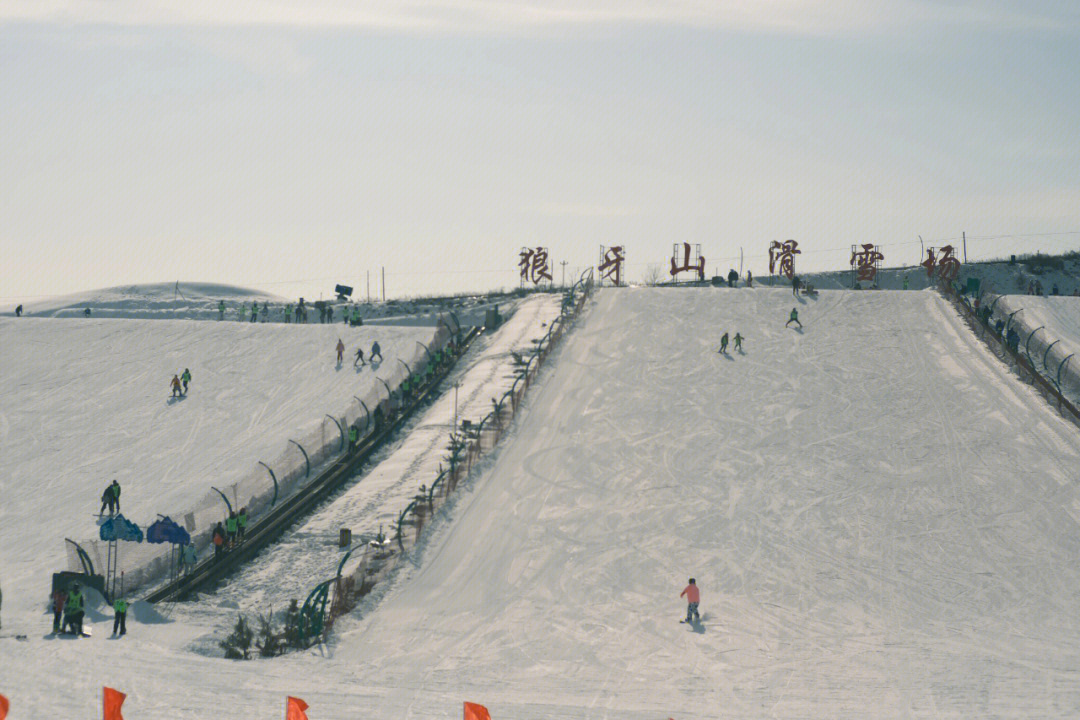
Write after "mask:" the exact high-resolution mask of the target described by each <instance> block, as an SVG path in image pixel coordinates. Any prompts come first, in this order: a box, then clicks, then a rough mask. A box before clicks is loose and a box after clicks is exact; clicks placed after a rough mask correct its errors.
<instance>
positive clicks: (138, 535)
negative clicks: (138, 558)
mask: <svg viewBox="0 0 1080 720" xmlns="http://www.w3.org/2000/svg"><path fill="white" fill-rule="evenodd" d="M98 534H99V535H100V536H101V539H102V540H126V541H127V542H142V541H143V532H142V530H140V529H139V526H138V525H136V524H135V523H133V522H131V521H130V520H128V519H127V518H126V517H124V516H123V515H119V514H117V515H115V516H113V517H111V518H109V519H108V520H106V521H105V522H103V523H101V529H100V531H99V533H98Z"/></svg>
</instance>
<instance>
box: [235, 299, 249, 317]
mask: <svg viewBox="0 0 1080 720" xmlns="http://www.w3.org/2000/svg"><path fill="white" fill-rule="evenodd" d="M246 313H247V306H246V305H244V303H240V307H238V308H237V309H236V314H237V319H238V320H239V321H240V322H244V315H245V314H246Z"/></svg>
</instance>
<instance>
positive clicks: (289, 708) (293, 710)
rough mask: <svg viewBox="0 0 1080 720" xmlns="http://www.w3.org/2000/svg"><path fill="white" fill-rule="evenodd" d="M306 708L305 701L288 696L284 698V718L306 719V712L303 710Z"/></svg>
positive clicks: (288, 719) (290, 719)
mask: <svg viewBox="0 0 1080 720" xmlns="http://www.w3.org/2000/svg"><path fill="white" fill-rule="evenodd" d="M307 709H308V704H307V703H306V702H304V701H303V700H301V699H300V698H296V697H292V696H290V697H288V698H286V699H285V720H308V716H307V713H305V712H304V711H305V710H307Z"/></svg>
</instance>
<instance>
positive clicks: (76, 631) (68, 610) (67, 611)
mask: <svg viewBox="0 0 1080 720" xmlns="http://www.w3.org/2000/svg"><path fill="white" fill-rule="evenodd" d="M82 622H83V595H82V589H81V588H80V587H79V583H73V584H72V585H71V590H69V591H68V597H67V603H65V604H64V632H67V630H68V628H70V629H71V634H72V635H82V632H83V626H82Z"/></svg>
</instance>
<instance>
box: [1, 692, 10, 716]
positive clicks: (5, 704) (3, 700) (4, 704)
mask: <svg viewBox="0 0 1080 720" xmlns="http://www.w3.org/2000/svg"><path fill="white" fill-rule="evenodd" d="M9 707H11V705H9V704H8V699H7V698H6V697H4V696H3V695H0V720H4V718H6V717H7V711H8V708H9Z"/></svg>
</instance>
